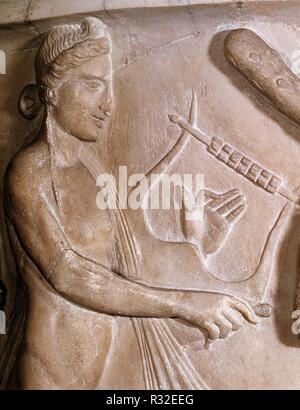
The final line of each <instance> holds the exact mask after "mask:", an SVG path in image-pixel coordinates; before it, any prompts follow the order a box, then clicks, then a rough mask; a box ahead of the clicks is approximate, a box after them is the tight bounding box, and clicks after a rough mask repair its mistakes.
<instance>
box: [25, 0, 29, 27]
mask: <svg viewBox="0 0 300 410" xmlns="http://www.w3.org/2000/svg"><path fill="white" fill-rule="evenodd" d="M30 6H31V0H27V6H26V11H25V19H24V22H25V23H29V10H30Z"/></svg>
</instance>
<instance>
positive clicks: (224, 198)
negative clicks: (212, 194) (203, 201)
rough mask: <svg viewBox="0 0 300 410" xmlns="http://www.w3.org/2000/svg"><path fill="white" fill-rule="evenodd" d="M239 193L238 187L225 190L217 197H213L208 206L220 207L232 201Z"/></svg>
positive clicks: (212, 207) (214, 208)
mask: <svg viewBox="0 0 300 410" xmlns="http://www.w3.org/2000/svg"><path fill="white" fill-rule="evenodd" d="M238 195H239V190H238V189H232V190H231V191H228V192H225V194H222V195H217V198H214V199H212V200H211V201H210V202H209V203H208V204H207V206H208V207H209V208H211V209H213V210H216V209H218V208H220V207H221V206H222V205H224V204H226V203H227V202H229V201H231V200H232V199H234V198H236V197H237V196H238Z"/></svg>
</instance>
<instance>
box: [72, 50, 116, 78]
mask: <svg viewBox="0 0 300 410" xmlns="http://www.w3.org/2000/svg"><path fill="white" fill-rule="evenodd" d="M71 71H72V75H74V76H79V77H83V78H84V77H86V76H92V77H101V78H103V77H110V76H111V73H112V62H111V56H110V54H104V55H101V56H99V57H93V58H91V59H90V60H88V61H86V62H84V63H82V64H80V65H79V66H77V67H75V68H74V69H72V70H71Z"/></svg>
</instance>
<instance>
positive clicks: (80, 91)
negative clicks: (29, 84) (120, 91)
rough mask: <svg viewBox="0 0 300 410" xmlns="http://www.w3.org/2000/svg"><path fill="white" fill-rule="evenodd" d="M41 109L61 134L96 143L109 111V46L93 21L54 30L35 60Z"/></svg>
mask: <svg viewBox="0 0 300 410" xmlns="http://www.w3.org/2000/svg"><path fill="white" fill-rule="evenodd" d="M35 70H36V80H37V85H38V89H39V96H40V99H41V101H42V103H43V104H44V105H46V106H48V107H49V108H50V109H51V115H52V116H53V118H54V119H55V121H56V122H57V123H58V124H59V125H60V127H61V128H62V129H64V130H65V131H66V132H67V133H69V134H71V135H73V136H75V137H77V138H78V139H80V140H84V141H96V140H97V139H98V137H99V135H100V133H101V129H102V128H103V126H104V122H105V121H106V120H107V119H108V118H109V116H110V114H111V111H112V63H111V43H110V37H109V34H108V32H107V30H106V26H105V25H104V24H103V23H102V22H101V21H100V20H98V19H96V18H94V17H88V18H86V19H85V20H84V21H83V23H82V24H81V25H77V24H72V25H71V24H70V25H63V26H58V27H54V28H53V29H52V30H50V31H49V32H48V33H47V35H46V37H45V38H44V40H43V42H42V44H41V46H40V47H39V49H38V52H37V56H36V60H35Z"/></svg>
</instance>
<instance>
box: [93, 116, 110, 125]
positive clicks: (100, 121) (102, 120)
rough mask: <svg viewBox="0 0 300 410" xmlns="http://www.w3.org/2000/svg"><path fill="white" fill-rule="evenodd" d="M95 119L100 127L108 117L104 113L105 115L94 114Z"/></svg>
mask: <svg viewBox="0 0 300 410" xmlns="http://www.w3.org/2000/svg"><path fill="white" fill-rule="evenodd" d="M92 118H93V120H94V121H95V123H96V125H97V126H98V127H100V128H102V127H103V123H104V122H105V121H106V120H107V117H106V116H105V115H104V114H103V115H99V116H96V115H92Z"/></svg>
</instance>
